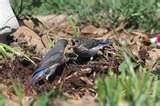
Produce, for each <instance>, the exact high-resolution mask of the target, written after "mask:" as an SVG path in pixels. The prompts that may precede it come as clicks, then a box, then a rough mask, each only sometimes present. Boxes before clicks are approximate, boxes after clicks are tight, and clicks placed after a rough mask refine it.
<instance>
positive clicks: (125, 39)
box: [0, 15, 160, 103]
mask: <svg viewBox="0 0 160 106" xmlns="http://www.w3.org/2000/svg"><path fill="white" fill-rule="evenodd" d="M38 19H39V20H40V22H41V23H40V24H35V23H34V20H32V19H27V20H26V19H25V18H24V19H22V24H23V25H21V26H20V28H18V29H17V31H16V32H15V33H14V34H12V37H13V41H12V42H11V46H13V47H14V46H19V47H20V48H22V49H23V50H24V53H26V54H29V55H30V58H31V59H32V60H33V61H34V62H35V63H36V64H38V65H37V66H35V65H34V64H32V63H31V62H30V61H28V60H25V59H24V58H22V57H18V56H17V57H16V58H15V59H14V60H12V59H7V60H5V61H4V62H1V63H0V79H1V80H0V83H2V84H4V85H5V86H8V87H10V86H11V85H12V83H13V81H17V80H18V81H20V83H21V84H22V86H23V90H24V93H25V96H26V97H30V96H36V95H39V94H41V93H43V92H46V91H51V90H54V89H61V90H62V92H63V94H64V95H67V96H71V97H73V98H74V99H75V98H77V99H81V98H83V97H85V95H89V96H91V97H93V98H94V97H95V96H96V91H95V80H96V78H98V77H103V76H104V75H105V74H107V73H108V72H109V71H113V72H114V73H116V74H117V75H118V74H119V72H118V67H119V64H120V63H121V57H120V54H119V49H120V48H122V47H123V46H122V45H123V43H126V44H127V46H126V48H125V49H126V51H127V52H128V54H131V55H132V57H133V58H135V59H136V61H137V62H141V63H143V64H144V65H147V66H148V67H149V68H152V69H153V68H154V69H156V68H157V67H158V65H157V63H158V61H159V59H160V55H159V54H160V50H159V49H158V48H152V47H150V46H149V45H148V44H147V43H146V42H148V39H149V38H148V36H147V34H145V33H144V32H143V31H139V30H134V31H131V32H128V31H127V30H126V29H125V28H124V27H125V24H122V25H120V26H119V27H118V28H117V29H115V31H113V30H112V29H108V28H98V27H96V26H93V25H86V26H85V25H83V27H82V28H80V31H81V32H80V34H81V35H83V36H85V37H90V38H96V39H100V38H110V39H112V40H113V45H112V46H111V47H109V48H107V49H106V50H105V55H104V56H100V57H97V58H96V59H95V60H94V61H90V62H88V63H87V64H76V63H67V64H65V68H64V70H63V71H62V72H61V73H57V75H56V76H55V77H54V78H53V80H52V81H45V80H44V81H42V82H40V85H37V86H34V87H30V86H29V85H28V82H29V81H30V79H31V75H32V73H33V72H34V71H35V69H36V68H37V67H38V66H39V63H40V60H41V58H42V56H43V55H44V54H45V53H46V52H47V51H48V50H49V44H48V42H49V41H50V40H53V41H54V40H56V39H59V38H62V37H63V38H66V39H70V38H72V37H74V36H75V35H74V33H73V32H74V31H72V28H71V25H70V24H69V23H68V22H67V19H66V16H65V15H59V16H58V15H50V16H48V17H47V16H45V17H42V16H41V17H38ZM68 32H69V33H68ZM7 92H10V93H11V94H12V95H15V93H14V92H13V91H12V90H11V88H10V89H7ZM94 100H95V99H94ZM94 103H95V102H94Z"/></svg>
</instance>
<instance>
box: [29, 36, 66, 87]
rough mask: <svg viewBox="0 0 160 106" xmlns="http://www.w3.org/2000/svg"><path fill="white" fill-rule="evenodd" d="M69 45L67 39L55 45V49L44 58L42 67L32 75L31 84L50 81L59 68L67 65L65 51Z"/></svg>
mask: <svg viewBox="0 0 160 106" xmlns="http://www.w3.org/2000/svg"><path fill="white" fill-rule="evenodd" d="M67 44H68V41H67V40H66V39H60V40H58V41H57V42H56V43H55V45H54V47H53V48H52V49H51V50H49V51H48V52H47V53H46V55H45V56H44V57H43V58H42V61H41V65H40V67H39V68H38V69H37V70H35V72H34V73H33V74H32V79H31V82H30V83H31V84H35V83H36V82H38V81H39V80H42V79H43V78H46V80H49V78H50V76H52V75H53V74H54V73H55V71H56V69H57V67H59V66H61V65H62V64H64V63H65V56H64V51H65V48H66V46H67Z"/></svg>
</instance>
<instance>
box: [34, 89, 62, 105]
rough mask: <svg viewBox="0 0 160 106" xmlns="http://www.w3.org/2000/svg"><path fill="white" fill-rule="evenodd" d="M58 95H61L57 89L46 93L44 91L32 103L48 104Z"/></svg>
mask: <svg viewBox="0 0 160 106" xmlns="http://www.w3.org/2000/svg"><path fill="white" fill-rule="evenodd" d="M59 96H62V94H61V93H60V91H58V90H55V91H50V92H48V93H47V92H45V93H43V94H42V95H40V96H39V97H38V99H37V100H36V102H35V103H34V106H48V104H49V102H50V101H52V102H53V100H54V99H55V98H57V97H59Z"/></svg>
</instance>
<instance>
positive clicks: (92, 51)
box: [72, 37, 112, 60]
mask: <svg viewBox="0 0 160 106" xmlns="http://www.w3.org/2000/svg"><path fill="white" fill-rule="evenodd" d="M111 44H112V40H111V39H106V40H104V39H99V40H98V39H92V38H85V37H77V38H74V39H73V40H72V45H73V51H74V52H75V53H76V54H77V55H78V59H81V60H93V59H94V57H95V56H96V55H99V54H102V52H100V50H102V49H104V48H105V47H107V46H110V45H111Z"/></svg>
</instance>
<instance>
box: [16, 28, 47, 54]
mask: <svg viewBox="0 0 160 106" xmlns="http://www.w3.org/2000/svg"><path fill="white" fill-rule="evenodd" d="M13 37H14V40H15V41H16V42H17V43H18V44H19V45H22V44H24V45H25V46H27V47H29V48H35V49H34V50H35V51H34V52H36V53H40V54H43V53H44V52H45V50H46V48H45V46H44V44H43V43H42V40H41V38H40V37H39V36H38V35H37V34H36V33H35V32H33V31H32V30H31V29H29V28H27V27H25V26H21V27H19V28H18V30H17V31H16V32H15V33H14V34H13Z"/></svg>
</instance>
